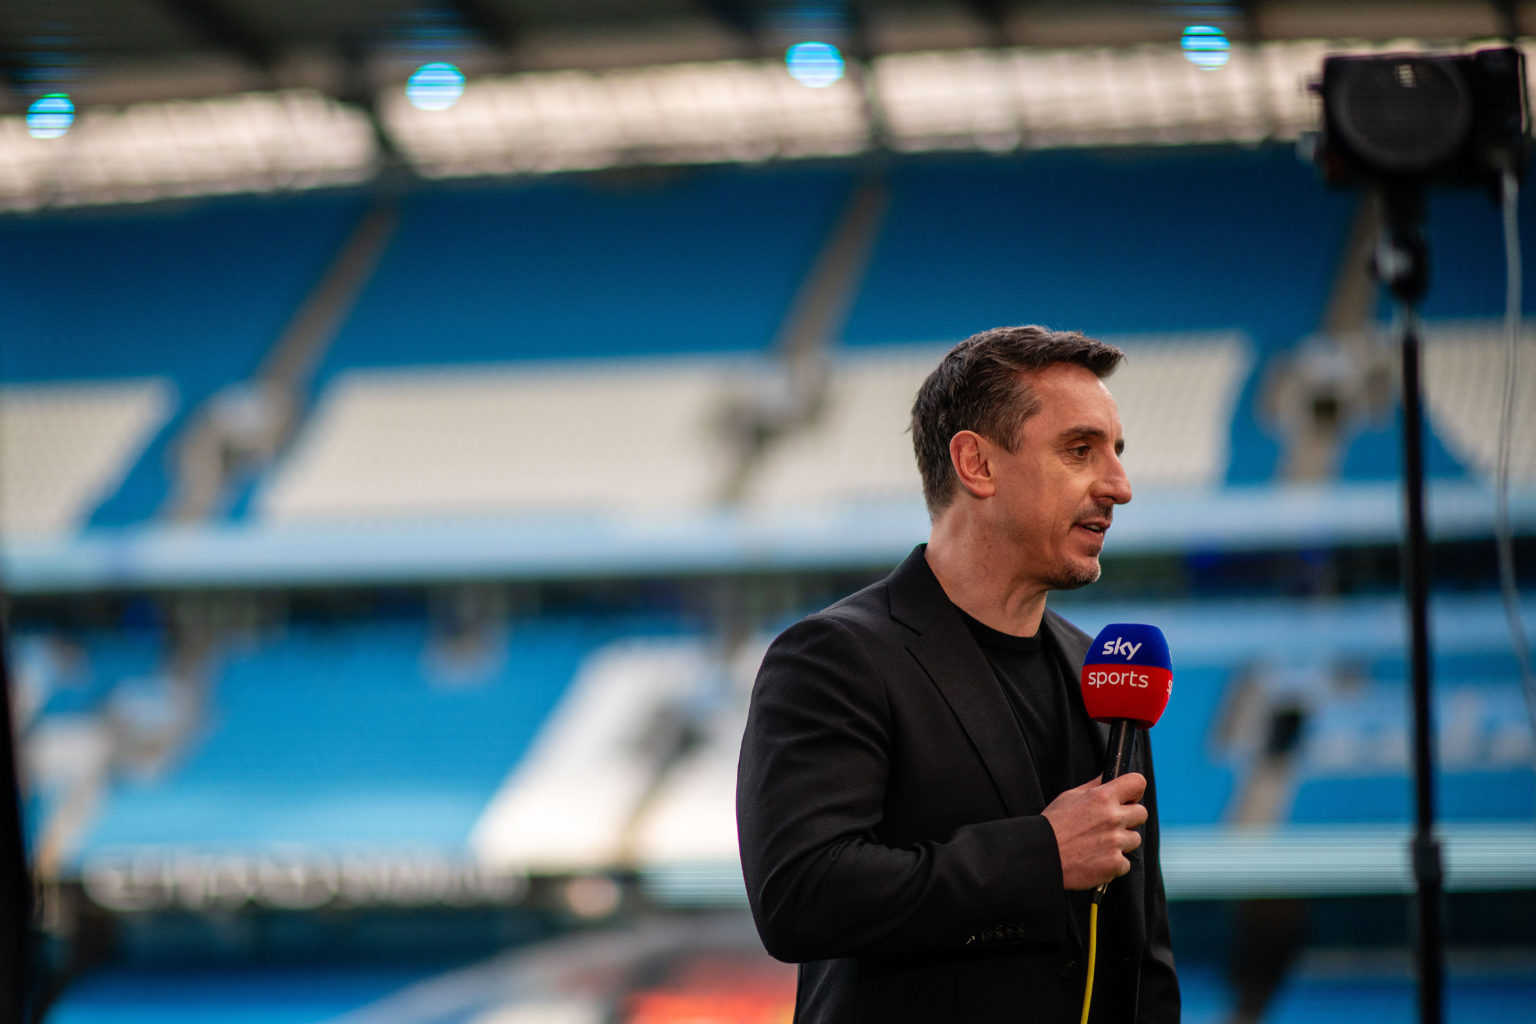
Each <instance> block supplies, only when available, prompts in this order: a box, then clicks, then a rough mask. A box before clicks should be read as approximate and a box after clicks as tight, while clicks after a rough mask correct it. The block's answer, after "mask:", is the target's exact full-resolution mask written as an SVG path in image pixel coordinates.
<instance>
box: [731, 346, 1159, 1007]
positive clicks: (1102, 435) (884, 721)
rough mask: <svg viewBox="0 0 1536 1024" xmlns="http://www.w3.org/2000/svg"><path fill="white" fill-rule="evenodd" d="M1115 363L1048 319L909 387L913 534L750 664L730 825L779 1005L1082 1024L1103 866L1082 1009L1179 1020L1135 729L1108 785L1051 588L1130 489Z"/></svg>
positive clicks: (1092, 557)
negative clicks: (921, 523) (901, 558)
mask: <svg viewBox="0 0 1536 1024" xmlns="http://www.w3.org/2000/svg"><path fill="white" fill-rule="evenodd" d="M1122 355H1123V354H1122V353H1121V352H1120V350H1119V349H1117V348H1114V347H1113V346H1110V345H1106V344H1103V343H1102V342H1098V341H1094V340H1092V339H1090V338H1086V337H1084V336H1083V335H1081V334H1077V333H1075V332H1072V333H1064V332H1053V331H1049V330H1046V329H1044V328H1041V327H1006V328H998V329H996V330H992V331H986V332H984V333H982V334H978V335H976V336H974V337H972V338H969V339H967V340H966V341H963V342H961V343H960V344H959V345H957V346H956V347H955V348H954V349H953V350H951V351H950V352H949V354H948V355H946V356H945V357H944V359H943V360H942V362H941V363H940V364H939V366H938V368H937V369H936V370H934V372H933V373H932V374H931V375H930V376H929V378H928V379H927V381H925V382H924V384H923V385H922V388H921V389H920V390H919V392H918V395H917V399H916V401H915V402H914V404H913V407H912V436H913V446H914V448H915V449H916V453H917V462H918V469H919V471H920V472H921V474H922V479H923V495H924V498H925V500H926V501H927V504H928V510H929V516H930V519H931V522H932V528H931V531H930V533H929V539H928V543H927V544H926V545H923V546H919V547H918V548H917V549H916V550H915V551H913V553H912V554H911V556H909V557H908V558H907V560H906V561H905V562H904V563H902V565H901V566H900V567H898V568H897V569H896V571H895V572H893V573H892V574H891V575H890V576H889V577H888V578H886V579H885V580H884V581H883V582H881V583H878V584H875V585H874V586H871V587H869V588H866V589H865V590H862V591H860V592H859V593H857V594H854V595H853V596H851V597H848V598H845V599H844V600H842V601H840V602H838V603H837V604H835V605H833V606H832V607H830V608H828V609H826V610H824V611H822V612H819V613H817V614H815V615H812V616H810V617H809V618H807V619H805V620H803V621H801V622H799V623H797V624H796V625H794V626H792V627H791V628H790V629H788V630H786V631H785V632H784V634H783V635H782V636H780V637H779V638H778V639H777V640H776V641H775V642H774V643H773V645H772V646H771V647H770V648H769V650H768V653H767V655H766V656H765V657H764V659H763V664H762V667H761V669H760V670H759V673H758V678H757V684H756V686H755V687H754V689H753V694H752V708H751V713H750V716H749V719H748V723H747V729H746V735H745V737H744V739H743V742H742V750H741V763H740V768H739V775H738V780H737V821H738V827H739V831H740V841H741V857H742V867H743V870H744V873H745V878H746V883H747V893H748V897H749V899H750V902H751V906H752V913H753V916H754V918H755V919H756V922H757V927H758V931H759V933H760V934H761V936H762V939H763V943H764V945H765V946H766V947H767V949H768V951H769V952H770V953H772V954H773V955H774V956H776V957H778V958H779V959H781V960H786V961H792V962H799V963H800V965H801V966H800V980H799V988H798V992H797V996H796V1009H795V1020H796V1021H797V1022H817V1024H822V1022H861V1021H879V1022H881V1024H892V1022H904V1021H910V1022H913V1024H943V1022H968V1021H992V1020H1005V1021H1059V1022H1071V1021H1076V1020H1078V1015H1079V1013H1080V1010H1081V1007H1082V1001H1083V994H1084V987H1085V985H1084V983H1085V980H1086V979H1085V971H1086V951H1087V948H1088V905H1089V901H1090V897H1091V890H1093V889H1095V888H1096V887H1098V886H1099V885H1100V884H1101V883H1104V882H1109V881H1111V880H1113V882H1114V884H1112V885H1111V886H1110V887H1109V891H1108V894H1107V895H1106V896H1105V897H1104V899H1103V903H1102V907H1101V911H1100V915H1099V923H1098V955H1097V968H1096V980H1095V982H1094V986H1093V989H1094V991H1093V1001H1092V1020H1094V1021H1102V1022H1109V1021H1127V1022H1129V1021H1175V1020H1177V1019H1178V1016H1179V991H1178V982H1177V979H1176V977H1175V974H1174V967H1173V956H1172V952H1171V949H1170V942H1169V934H1168V920H1167V908H1166V904H1165V901H1164V896H1163V885H1162V874H1161V871H1160V868H1159V864H1158V831H1157V815H1156V809H1157V805H1156V795H1155V789H1154V786H1153V783H1152V761H1151V754H1150V748H1149V746H1148V745H1147V743H1146V742H1145V736H1143V737H1142V742H1140V743H1138V745H1137V754H1136V756H1135V757H1134V758H1133V760H1132V764H1131V768H1132V769H1133V771H1131V772H1130V773H1128V774H1124V775H1122V776H1120V777H1119V778H1117V779H1115V780H1113V781H1112V782H1109V783H1107V784H1100V783H1099V781H1098V777H1099V775H1100V772H1101V771H1102V767H1103V757H1104V743H1105V736H1106V735H1107V730H1106V729H1105V727H1103V726H1098V725H1096V724H1094V723H1093V722H1092V721H1091V720H1090V719H1089V718H1088V717H1087V713H1086V711H1085V710H1084V708H1083V704H1082V698H1081V696H1080V693H1079V689H1078V684H1077V676H1078V669H1079V667H1080V666H1081V665H1082V663H1083V659H1084V655H1085V654H1086V651H1087V647H1088V643H1089V638H1088V636H1087V635H1086V634H1084V633H1083V632H1082V631H1081V630H1078V629H1076V628H1075V627H1073V626H1072V625H1070V624H1069V623H1067V622H1066V621H1065V620H1064V619H1062V618H1061V617H1059V616H1058V615H1056V614H1055V613H1054V612H1051V611H1048V610H1047V609H1046V606H1045V604H1046V595H1047V594H1048V593H1049V592H1050V591H1052V590H1062V589H1068V588H1073V587H1081V586H1084V585H1085V584H1088V583H1091V582H1093V581H1094V580H1096V579H1097V578H1098V576H1099V552H1100V551H1101V549H1102V548H1103V545H1104V539H1105V535H1106V533H1107V532H1108V531H1109V529H1110V525H1111V522H1112V520H1113V516H1114V507H1115V506H1116V505H1122V504H1124V503H1126V502H1128V501H1130V500H1131V486H1130V482H1129V480H1128V479H1127V478H1126V475H1125V471H1124V468H1123V467H1122V466H1121V463H1120V454H1121V451H1122V449H1123V447H1124V441H1123V439H1122V436H1121V427H1120V419H1119V414H1118V412H1117V411H1116V408H1115V403H1114V399H1113V398H1112V397H1111V396H1110V393H1109V391H1108V389H1107V388H1106V387H1105V386H1104V384H1103V382H1102V378H1103V377H1105V376H1106V375H1108V374H1109V373H1110V372H1111V371H1112V370H1113V369H1114V367H1115V366H1116V365H1117V364H1118V363H1119V361H1120V359H1121V358H1122Z"/></svg>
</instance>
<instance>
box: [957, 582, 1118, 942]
mask: <svg viewBox="0 0 1536 1024" xmlns="http://www.w3.org/2000/svg"><path fill="white" fill-rule="evenodd" d="M955 610H956V611H960V609H959V606H958V605H957V606H956V609H955ZM960 617H961V618H962V619H964V620H965V624H966V626H967V628H969V629H970V631H971V636H973V637H975V638H976V643H977V645H978V646H979V647H980V648H981V653H982V654H984V655H986V658H987V662H988V663H989V664H991V666H992V674H993V675H994V676H996V677H997V683H998V685H999V686H1001V687H1002V689H1003V693H1004V694H1006V695H1007V697H1008V706H1009V707H1011V708H1013V717H1014V718H1015V719H1016V720H1017V721H1018V725H1019V732H1020V733H1021V734H1022V735H1023V739H1024V745H1025V749H1026V750H1027V752H1028V754H1029V759H1030V763H1031V764H1033V765H1034V767H1035V776H1036V777H1037V778H1038V779H1039V780H1040V789H1041V791H1042V792H1043V793H1044V795H1045V802H1046V803H1047V804H1049V803H1050V802H1051V801H1052V800H1054V799H1055V798H1056V797H1057V796H1058V795H1059V794H1061V793H1063V792H1065V791H1066V790H1069V789H1071V788H1072V787H1074V786H1080V785H1082V784H1083V783H1084V782H1087V781H1088V780H1089V779H1093V778H1096V777H1098V775H1099V774H1100V773H1101V772H1102V771H1103V768H1104V749H1103V744H1102V741H1100V739H1099V736H1098V733H1097V731H1095V729H1094V727H1093V722H1092V721H1091V720H1090V719H1089V718H1088V712H1087V709H1086V708H1084V707H1083V696H1082V693H1081V691H1080V690H1079V689H1078V684H1077V680H1076V679H1069V678H1067V675H1066V672H1065V671H1064V670H1063V667H1062V662H1061V657H1060V656H1059V655H1058V653H1057V652H1056V651H1055V650H1053V649H1052V647H1051V646H1050V645H1049V644H1047V643H1045V641H1044V636H1045V634H1044V633H1043V632H1037V633H1036V634H1035V635H1034V636H1014V635H1013V634H1011V633H1003V632H1000V631H999V630H996V629H993V628H992V627H991V626H988V625H986V624H984V623H981V622H978V621H977V620H976V619H973V618H971V616H969V615H967V614H966V613H965V612H964V611H960ZM1063 898H1064V899H1065V900H1066V902H1067V908H1068V914H1069V918H1070V920H1071V921H1072V930H1073V932H1075V936H1074V937H1075V938H1076V940H1077V942H1078V944H1079V946H1082V945H1085V944H1086V937H1087V935H1088V904H1089V902H1090V894H1089V893H1087V892H1068V893H1064V894H1063Z"/></svg>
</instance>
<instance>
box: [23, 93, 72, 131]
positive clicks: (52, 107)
mask: <svg viewBox="0 0 1536 1024" xmlns="http://www.w3.org/2000/svg"><path fill="white" fill-rule="evenodd" d="M74 123H75V104H74V102H73V101H72V100H71V99H70V98H69V96H68V95H67V94H65V93H62V92H55V93H49V94H48V95H47V96H44V97H42V98H41V99H38V100H34V101H33V103H32V105H31V106H30V107H28V108H27V134H28V135H30V136H32V137H33V138H34V139H57V138H59V137H60V136H61V135H63V134H64V133H65V132H67V131H69V129H70V126H71V125H73V124H74Z"/></svg>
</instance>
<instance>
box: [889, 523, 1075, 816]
mask: <svg viewBox="0 0 1536 1024" xmlns="http://www.w3.org/2000/svg"><path fill="white" fill-rule="evenodd" d="M890 602H891V616H892V618H894V619H896V620H897V621H899V622H902V623H904V624H905V625H907V626H908V627H909V628H911V629H913V630H914V631H915V632H916V635H915V636H914V637H913V638H912V639H911V640H910V641H908V643H907V650H908V651H909V652H911V654H912V657H913V658H914V659H916V661H917V663H918V665H920V666H921V667H922V669H923V671H924V672H925V673H926V674H927V676H928V678H929V679H930V680H932V682H933V685H934V686H936V687H938V689H939V692H940V693H941V694H942V695H943V697H944V700H945V702H946V703H948V705H949V707H950V710H952V711H953V712H954V714H955V717H956V718H957V719H959V721H960V725H961V727H962V728H963V729H964V730H965V733H966V735H967V736H968V737H970V740H971V745H972V746H973V747H974V748H975V750H976V754H977V756H978V757H979V758H980V759H981V762H982V764H983V765H985V766H986V769H987V773H988V775H990V776H991V778H992V784H993V786H994V787H995V788H996V790H997V795H998V799H999V800H1001V801H1002V804H1003V807H1004V809H1006V811H1007V812H1008V814H1009V815H1013V816H1017V815H1024V814H1038V813H1040V810H1041V809H1042V808H1043V807H1044V806H1045V796H1044V794H1043V792H1042V791H1041V789H1040V780H1039V778H1037V777H1036V775H1035V770H1034V766H1033V765H1032V764H1031V763H1030V760H1029V752H1028V751H1027V750H1026V749H1025V747H1024V738H1023V735H1022V734H1021V733H1020V731H1019V726H1018V722H1017V721H1016V720H1015V718H1014V715H1013V709H1012V708H1011V707H1009V706H1008V698H1007V697H1005V696H1004V695H1003V691H1002V687H1000V686H999V685H998V683H997V679H996V677H995V676H993V674H992V666H991V665H990V664H988V662H987V659H986V656H985V655H983V654H982V653H981V648H980V647H978V646H977V645H976V641H975V640H974V639H973V638H972V637H971V633H970V630H968V629H966V627H965V623H964V621H962V620H961V618H960V614H959V613H958V612H957V611H956V610H955V607H954V605H953V604H951V603H950V600H949V598H948V596H946V595H945V593H944V589H943V588H942V587H940V586H939V583H938V580H936V579H935V578H934V576H933V572H932V570H930V569H929V568H928V565H927V563H926V561H925V560H924V556H923V547H922V546H919V547H918V548H917V549H916V550H915V551H913V552H912V554H911V555H910V556H909V557H908V558H907V560H906V561H905V562H903V563H902V564H901V565H900V566H899V567H898V568H897V569H896V571H895V572H894V573H892V574H891V576H890Z"/></svg>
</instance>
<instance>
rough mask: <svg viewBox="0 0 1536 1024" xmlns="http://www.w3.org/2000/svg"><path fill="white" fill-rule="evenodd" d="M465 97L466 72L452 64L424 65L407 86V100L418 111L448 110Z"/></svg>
mask: <svg viewBox="0 0 1536 1024" xmlns="http://www.w3.org/2000/svg"><path fill="white" fill-rule="evenodd" d="M462 95H464V72H462V71H460V70H459V69H458V68H456V67H454V66H453V65H452V64H444V63H441V62H439V63H434V64H423V65H422V66H421V67H419V68H417V69H416V71H415V73H414V74H412V75H411V77H410V80H409V81H408V82H406V85H405V98H406V99H408V100H410V101H411V106H413V107H415V108H416V109H417V110H447V109H448V108H449V107H451V106H453V105H454V104H455V103H457V102H459V97H460V96H462Z"/></svg>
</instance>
